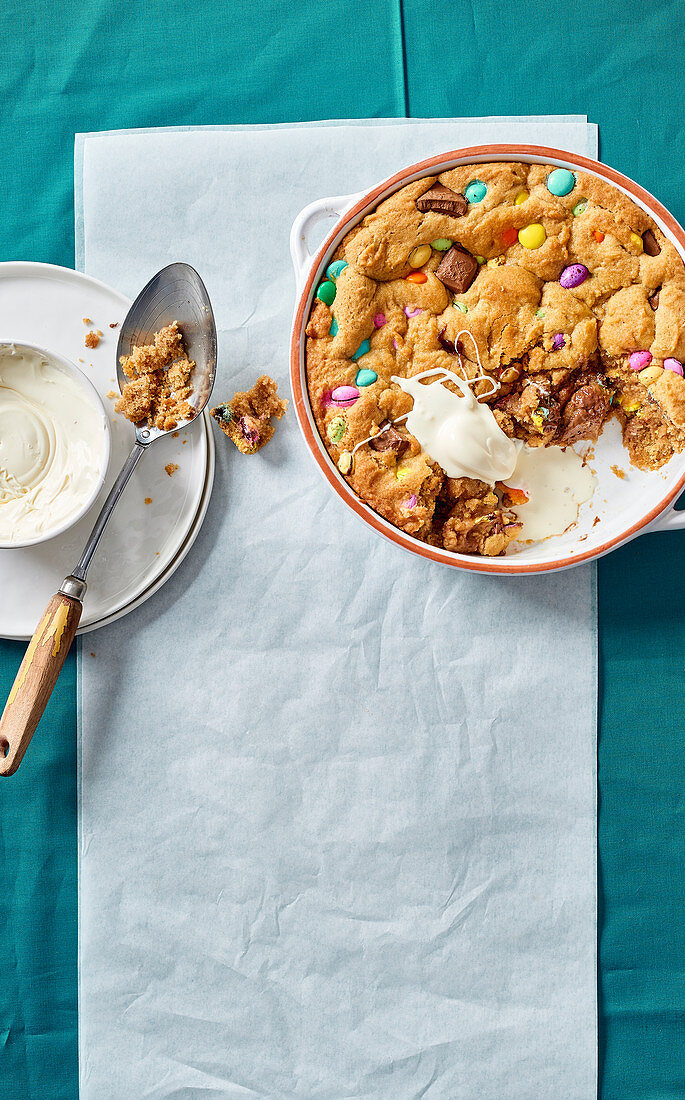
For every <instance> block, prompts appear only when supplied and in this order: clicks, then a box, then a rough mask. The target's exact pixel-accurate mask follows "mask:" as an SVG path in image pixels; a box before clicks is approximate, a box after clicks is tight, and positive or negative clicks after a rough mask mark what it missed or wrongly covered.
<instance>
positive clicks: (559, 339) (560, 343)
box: [552, 332, 566, 351]
mask: <svg viewBox="0 0 685 1100" xmlns="http://www.w3.org/2000/svg"><path fill="white" fill-rule="evenodd" d="M565 346H566V340H565V339H564V334H563V332H557V333H556V334H555V336H554V339H553V340H552V351H561V349H562V348H563V347H565Z"/></svg>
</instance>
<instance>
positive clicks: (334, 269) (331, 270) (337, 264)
mask: <svg viewBox="0 0 685 1100" xmlns="http://www.w3.org/2000/svg"><path fill="white" fill-rule="evenodd" d="M347 266H348V265H347V263H346V261H345V260H334V261H333V263H332V264H329V265H328V267H327V268H326V274H327V275H328V278H329V279H332V280H333V282H335V280H336V279H337V278H338V275H339V274H340V272H341V271H344V270H345V268H346V267H347Z"/></svg>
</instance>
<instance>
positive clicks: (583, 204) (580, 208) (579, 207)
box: [573, 199, 587, 218]
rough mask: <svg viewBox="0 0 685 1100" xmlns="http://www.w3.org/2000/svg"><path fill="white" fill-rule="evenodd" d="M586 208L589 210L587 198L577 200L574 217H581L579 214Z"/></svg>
mask: <svg viewBox="0 0 685 1100" xmlns="http://www.w3.org/2000/svg"><path fill="white" fill-rule="evenodd" d="M586 210H587V199H581V200H580V202H577V203H576V205H575V206H574V207H573V217H574V218H577V217H579V215H580V214H584V213H585V211H586Z"/></svg>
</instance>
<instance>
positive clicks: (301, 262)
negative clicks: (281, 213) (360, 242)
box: [290, 191, 365, 286]
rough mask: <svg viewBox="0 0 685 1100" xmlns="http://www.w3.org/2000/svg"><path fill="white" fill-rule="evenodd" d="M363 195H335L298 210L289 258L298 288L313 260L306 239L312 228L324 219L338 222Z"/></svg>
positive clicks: (292, 230) (291, 232) (317, 200)
mask: <svg viewBox="0 0 685 1100" xmlns="http://www.w3.org/2000/svg"><path fill="white" fill-rule="evenodd" d="M364 194H365V192H364V191H360V192H358V194H356V195H337V196H336V197H334V198H328V199H316V201H315V202H310V203H309V205H308V206H305V207H304V209H303V210H300V213H299V214H298V215H297V217H296V218H295V221H294V222H293V227H292V229H291V230H290V256H291V258H292V261H293V267H294V268H295V275H296V277H297V283H298V286H299V285H300V284H301V282H302V281H303V279H304V276H305V275H306V273H307V272H308V270H309V266H310V264H311V262H312V259H313V258H314V253H313V252H311V251H310V248H309V242H308V239H307V238H308V236H309V234H310V233H311V231H312V229H313V228H314V226H315V225H316V224H317V222H320V221H322V220H323V219H325V218H328V219H334V220H335V221H339V219H340V218H341V217H342V216H343V214H345V213H346V212H347V211H348V210H349V209H350V207H351V206H354V204H355V203H356V202H357V201H358V200H359V199H360V198H362V196H363V195H364Z"/></svg>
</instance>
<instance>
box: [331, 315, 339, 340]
mask: <svg viewBox="0 0 685 1100" xmlns="http://www.w3.org/2000/svg"><path fill="white" fill-rule="evenodd" d="M329 332H330V334H331V336H337V335H338V322H337V321H336V319H335V317H334V318H333V320H332V321H331V327H330V329H329Z"/></svg>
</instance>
